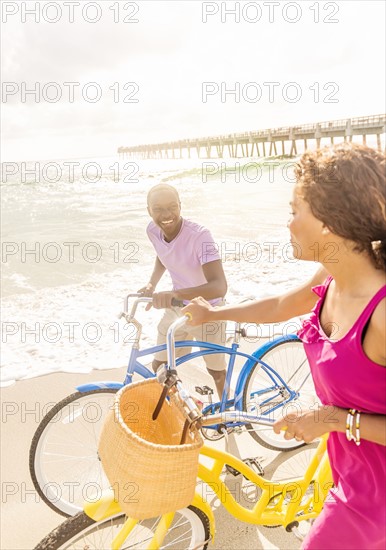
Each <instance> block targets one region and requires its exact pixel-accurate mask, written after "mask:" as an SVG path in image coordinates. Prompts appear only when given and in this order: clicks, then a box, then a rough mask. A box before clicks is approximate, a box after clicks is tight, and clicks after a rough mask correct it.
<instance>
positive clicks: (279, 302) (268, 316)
mask: <svg viewBox="0 0 386 550" xmlns="http://www.w3.org/2000/svg"><path fill="white" fill-rule="evenodd" d="M327 276H328V272H327V271H326V270H325V269H324V268H323V267H322V268H320V269H319V270H318V271H317V272H316V274H315V275H314V276H313V277H312V279H311V280H310V281H308V282H307V283H305V284H304V285H302V286H300V287H298V288H296V289H294V290H291V291H290V292H287V293H286V294H283V295H281V296H276V297H273V298H266V299H263V300H258V301H253V302H245V303H242V304H238V305H235V306H222V307H212V306H211V305H210V304H209V303H208V302H206V300H204V299H203V298H202V297H199V298H195V299H194V300H192V302H191V303H190V304H188V305H187V306H186V307H185V308H184V309H183V310H182V312H183V313H190V314H191V315H192V320H191V321H190V324H192V325H194V326H196V325H201V324H202V323H206V322H210V321H221V320H229V321H238V322H244V323H278V322H281V321H287V320H288V319H291V318H292V317H297V316H299V315H303V314H304V313H308V312H309V311H310V310H311V309H312V307H313V306H314V305H315V303H316V301H317V299H318V297H317V296H316V295H315V294H314V293H313V292H312V290H311V289H312V287H313V286H315V285H318V284H321V283H323V281H324V280H325V279H326V277H327Z"/></svg>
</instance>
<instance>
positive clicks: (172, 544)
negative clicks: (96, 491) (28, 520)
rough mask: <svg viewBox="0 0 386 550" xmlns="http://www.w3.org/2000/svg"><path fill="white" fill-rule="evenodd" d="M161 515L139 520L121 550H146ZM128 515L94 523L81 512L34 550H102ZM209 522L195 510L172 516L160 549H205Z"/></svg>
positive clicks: (117, 531) (109, 545)
mask: <svg viewBox="0 0 386 550" xmlns="http://www.w3.org/2000/svg"><path fill="white" fill-rule="evenodd" d="M161 518H162V516H160V517H157V518H152V519H146V520H142V521H138V523H137V524H136V526H135V527H134V529H133V530H132V531H131V533H130V534H129V535H128V537H127V539H126V540H125V542H124V543H123V546H121V547H120V548H121V550H128V549H129V548H130V550H145V549H146V548H148V547H149V544H150V542H151V540H152V538H153V536H154V533H155V530H156V528H157V526H158V524H159V522H160V520H161ZM126 519H127V516H125V514H123V513H121V514H117V515H115V516H112V517H110V518H106V519H103V520H101V521H94V520H92V519H91V518H89V517H88V516H87V515H86V514H85V513H84V512H80V513H79V514H77V515H76V516H74V517H72V518H69V519H68V520H67V521H65V522H64V523H62V525H60V526H59V527H58V528H57V529H55V530H54V531H52V532H51V533H50V534H49V535H47V536H46V537H45V538H44V539H43V540H42V541H41V542H40V543H39V544H38V545H37V546H36V548H35V550H84V549H85V548H87V550H102V549H107V548H112V546H111V543H112V541H113V540H114V538H115V537H116V536H117V534H118V533H119V531H120V530H121V529H122V527H123V524H124V522H125V521H126ZM209 538H210V537H209V519H208V517H207V516H206V514H204V512H202V511H201V510H199V509H198V508H196V507H194V506H189V507H188V508H183V509H181V510H179V511H178V512H176V513H175V515H174V519H173V522H172V524H171V526H170V528H169V530H168V532H167V533H166V536H165V538H164V540H163V541H162V543H161V544H160V546H157V548H160V549H163V548H168V549H170V550H193V549H195V550H196V549H197V550H199V549H202V550H205V549H206V548H207V547H208V541H209Z"/></svg>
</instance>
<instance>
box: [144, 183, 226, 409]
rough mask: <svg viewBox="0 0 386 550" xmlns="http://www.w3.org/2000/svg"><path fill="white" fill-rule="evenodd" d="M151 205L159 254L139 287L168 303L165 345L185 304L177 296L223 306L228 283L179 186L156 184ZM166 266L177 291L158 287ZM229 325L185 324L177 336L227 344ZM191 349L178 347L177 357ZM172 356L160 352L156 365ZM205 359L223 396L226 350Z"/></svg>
mask: <svg viewBox="0 0 386 550" xmlns="http://www.w3.org/2000/svg"><path fill="white" fill-rule="evenodd" d="M147 210H148V212H149V214H150V216H151V217H152V218H153V221H152V222H150V224H149V225H148V227H147V235H148V237H149V239H150V241H151V242H152V244H153V246H154V249H155V251H156V253H157V257H156V260H155V265H154V270H153V273H152V275H151V277H150V280H149V282H148V284H147V285H146V286H144V287H143V288H141V289H140V290H139V291H138V292H141V293H143V294H144V295H145V296H152V298H153V306H154V307H155V308H157V309H161V308H167V309H165V313H164V315H163V317H162V319H161V321H160V323H159V325H158V337H157V345H159V344H163V343H165V342H166V333H167V330H168V328H169V326H170V325H171V323H172V322H173V321H175V320H176V319H177V318H178V317H181V315H182V313H181V308H180V307H172V300H173V299H176V300H180V301H181V300H183V301H185V302H186V303H188V302H189V301H190V300H192V299H193V298H195V297H196V296H203V297H204V298H206V299H207V300H208V301H209V302H211V304H212V305H222V304H223V303H224V302H223V298H224V296H225V294H226V291H227V282H226V279H225V275H224V270H223V267H222V263H221V259H220V256H219V254H218V253H217V252H216V246H215V244H214V241H213V237H212V235H211V234H210V232H209V231H208V229H206V228H205V227H202V226H200V225H198V224H196V223H194V222H192V221H190V220H186V219H184V218H182V217H181V202H180V198H179V195H178V192H177V190H176V189H175V188H174V187H172V186H171V185H166V184H159V185H156V186H154V187H152V188H151V189H150V191H149V193H148V196H147ZM166 270H168V272H169V273H170V276H171V279H172V282H173V290H170V291H166V292H155V289H156V286H157V284H158V282H159V281H160V279H161V277H162V275H163V274H164V273H165V271H166ZM225 326H226V325H225V323H223V322H220V323H209V324H204V325H201V326H199V327H183V329H182V330H181V331H178V332H177V333H176V340H188V339H193V338H195V339H196V340H201V341H208V342H212V343H218V344H223V343H224V342H223V341H222V336H223V335H224V334H225ZM185 353H186V348H178V349H177V350H176V355H177V356H178V355H182V354H185ZM166 359H167V357H166V351H165V352H159V353H156V354H155V357H154V361H153V365H152V366H153V370H154V371H156V370H157V369H158V367H159V366H160V365H162V364H163V363H165V362H166ZM204 360H205V363H206V367H207V370H208V372H209V374H210V375H211V376H212V377H213V379H214V382H215V384H216V388H217V392H218V394H219V397H220V398H221V395H222V391H223V388H224V383H225V375H226V362H225V358H224V355H222V354H213V355H205V356H204Z"/></svg>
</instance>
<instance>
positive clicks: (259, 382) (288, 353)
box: [243, 340, 318, 451]
mask: <svg viewBox="0 0 386 550" xmlns="http://www.w3.org/2000/svg"><path fill="white" fill-rule="evenodd" d="M258 358H259V359H261V360H262V361H264V363H266V364H267V365H269V366H270V367H271V368H273V369H274V370H275V371H276V373H277V374H279V375H280V377H281V378H282V380H283V381H284V382H285V384H286V385H287V387H288V388H289V389H291V390H293V391H295V392H296V393H297V394H298V396H297V397H295V398H293V399H291V400H289V401H288V399H289V393H288V391H287V390H286V389H285V387H284V386H283V385H282V384H280V382H279V381H278V380H277V381H276V383H273V382H272V380H271V379H270V377H269V376H268V375H267V373H266V372H265V370H264V369H263V368H262V366H261V364H260V363H256V364H255V365H254V366H253V368H252V369H251V371H250V373H249V375H248V377H247V380H246V383H245V387H244V388H245V389H244V393H243V408H244V410H245V411H248V412H252V413H253V412H256V414H258V415H260V414H266V415H267V417H268V418H271V419H273V420H277V419H279V418H282V416H283V415H285V414H289V413H294V414H300V413H301V412H305V410H312V406H314V405H315V404H316V403H318V399H317V397H316V393H315V388H314V383H313V380H312V376H311V372H310V367H309V364H308V360H307V357H306V354H305V351H304V347H303V344H302V342H301V340H289V341H284V342H277V343H275V342H273V343H272V346H271V347H270V348H269V349H268V350H267V351H266V352H265V353H264V354H263V355H262V356H261V357H258ZM247 429H248V431H249V433H250V435H251V436H252V437H253V439H255V441H257V442H258V443H260V444H261V445H263V446H264V447H266V448H267V449H273V450H278V451H290V450H292V449H296V448H298V447H301V446H303V445H305V443H302V442H299V441H296V440H295V439H289V440H286V439H284V437H283V434H279V435H277V434H275V433H274V431H273V430H272V428H270V427H266V426H264V427H263V426H261V427H259V426H256V425H254V426H251V425H249V426H247Z"/></svg>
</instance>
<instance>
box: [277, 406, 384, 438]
mask: <svg viewBox="0 0 386 550" xmlns="http://www.w3.org/2000/svg"><path fill="white" fill-rule="evenodd" d="M347 414H348V410H347V409H341V408H339V407H335V406H334V405H325V406H323V405H315V407H313V410H312V411H307V412H304V413H302V414H299V415H288V416H285V417H284V418H282V419H281V420H278V421H276V422H275V424H274V428H273V429H274V431H275V433H277V434H278V433H280V431H281V430H283V429H285V430H286V431H285V432H284V433H283V437H284V439H293V438H297V439H299V440H304V441H305V442H306V443H310V441H313V440H314V439H316V438H317V437H320V436H321V435H323V434H325V433H330V432H342V433H345V432H346V421H347ZM354 424H355V418H354ZM359 424H360V437H361V439H366V440H368V441H372V442H374V443H379V444H380V445H386V416H384V415H378V414H367V413H361V415H360V423H359ZM354 434H355V426H354ZM352 444H353V445H355V443H354V442H352Z"/></svg>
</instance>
